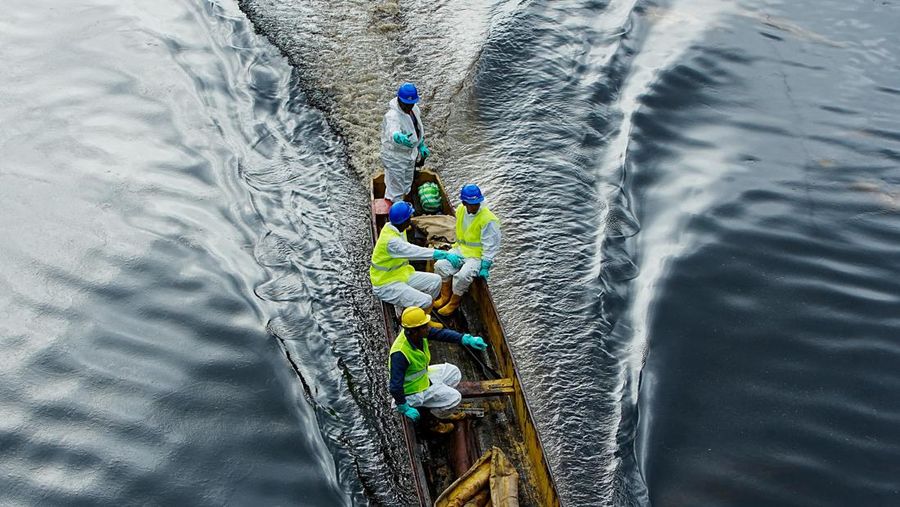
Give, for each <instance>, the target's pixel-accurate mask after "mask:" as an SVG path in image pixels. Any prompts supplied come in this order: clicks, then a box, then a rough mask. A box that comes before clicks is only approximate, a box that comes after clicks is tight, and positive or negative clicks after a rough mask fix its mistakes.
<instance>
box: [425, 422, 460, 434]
mask: <svg viewBox="0 0 900 507" xmlns="http://www.w3.org/2000/svg"><path fill="white" fill-rule="evenodd" d="M455 427H456V426H455V425H454V424H453V423H452V422H442V421H438V420H435V421H434V422H433V423H432V424H431V426H430V427H429V428H428V429H429V430H430V431H431V432H432V433H437V434H438V435H446V434H447V433H450V432H451V431H453V429H454V428H455Z"/></svg>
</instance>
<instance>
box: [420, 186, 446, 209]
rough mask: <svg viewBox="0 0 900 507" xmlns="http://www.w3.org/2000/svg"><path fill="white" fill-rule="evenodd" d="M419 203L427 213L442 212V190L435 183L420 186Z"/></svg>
mask: <svg viewBox="0 0 900 507" xmlns="http://www.w3.org/2000/svg"><path fill="white" fill-rule="evenodd" d="M419 202H420V203H422V211H424V212H425V213H437V212H438V211H440V210H441V189H440V188H438V186H437V184H435V183H431V182H428V183H422V184H421V185H419Z"/></svg>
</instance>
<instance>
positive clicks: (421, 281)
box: [406, 271, 441, 308]
mask: <svg viewBox="0 0 900 507" xmlns="http://www.w3.org/2000/svg"><path fill="white" fill-rule="evenodd" d="M406 283H408V284H409V286H410V287H412V288H413V289H416V290H418V291H421V292H424V293H425V294H428V295H430V296H431V299H429V300H428V303H427V304H426V305H424V306H422V305H417V306H422V308H427V307H429V306H431V301H432V300H434V298H436V297H438V294H440V293H441V277H440V276H438V275H436V274H434V273H423V272H421V271H416V272H415V273H413V275H412V276H411V277H409V280H407V281H406Z"/></svg>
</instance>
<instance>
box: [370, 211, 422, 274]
mask: <svg viewBox="0 0 900 507" xmlns="http://www.w3.org/2000/svg"><path fill="white" fill-rule="evenodd" d="M394 238H400V239H402V240H403V241H406V231H403V232H398V231H397V229H396V228H394V227H393V226H391V224H390V223H387V224H384V227H382V228H381V233H380V234H379V235H378V241H376V242H375V248H374V249H372V264H371V265H370V266H369V279H370V280H371V281H372V285H375V286H376V287H377V286H380V285H387V284H389V283H394V282H404V283H406V282H407V281H408V280H409V277H411V276H412V275H413V273H415V272H416V269H415V268H414V267H412V266H410V265H409V260H407V259H398V258H396V257H392V256H391V254H390V253H388V243H389V242H390V241H391V240H392V239H394Z"/></svg>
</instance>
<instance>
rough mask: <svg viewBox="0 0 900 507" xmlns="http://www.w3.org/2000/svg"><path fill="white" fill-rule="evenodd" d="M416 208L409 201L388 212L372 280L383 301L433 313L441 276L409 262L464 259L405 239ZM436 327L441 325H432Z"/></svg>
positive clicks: (457, 261)
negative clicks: (418, 270)
mask: <svg viewBox="0 0 900 507" xmlns="http://www.w3.org/2000/svg"><path fill="white" fill-rule="evenodd" d="M412 216H413V207H412V205H411V204H410V203H408V202H406V201H400V202H395V203H394V204H393V205H391V209H390V211H389V212H388V219H389V220H390V222H388V223H386V224H384V227H382V228H381V232H380V233H379V234H378V241H376V242H375V248H374V249H373V250H372V264H371V265H370V266H369V279H370V280H371V281H372V290H373V291H374V292H375V296H376V297H378V299H381V300H382V301H386V302H388V303H391V304H393V305H397V306H400V307H401V308H407V307H410V306H416V307H419V308H421V309H423V310H424V311H425V312H426V313H430V312H431V306H432V303H433V300H434V298H435V297H436V296H437V295H438V293H439V292H440V287H441V277H440V276H438V275H436V274H434V273H423V272H416V270H415V268H413V267H412V266H411V265H410V264H409V261H410V260H420V261H423V260H429V259H435V260H445V261H447V262H448V263H449V264H450V265H452V266H462V262H463V259H462V257H461V256H459V255H458V254H455V253H451V252H445V251H443V250H436V249H434V248H424V247H421V246H418V245H413V244H412V243H410V242H409V241H407V239H406V230H407V229H408V228H409V226H410V224H411V223H412V222H411V219H412ZM432 325H433V326H435V327H437V326H440V324H438V323H436V322H435V323H432Z"/></svg>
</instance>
